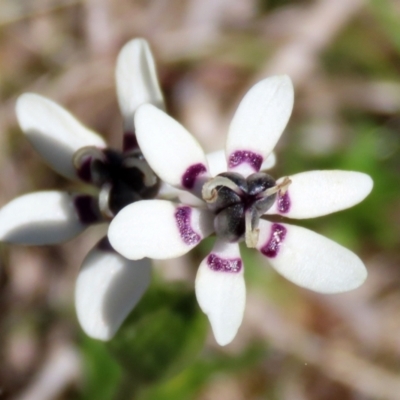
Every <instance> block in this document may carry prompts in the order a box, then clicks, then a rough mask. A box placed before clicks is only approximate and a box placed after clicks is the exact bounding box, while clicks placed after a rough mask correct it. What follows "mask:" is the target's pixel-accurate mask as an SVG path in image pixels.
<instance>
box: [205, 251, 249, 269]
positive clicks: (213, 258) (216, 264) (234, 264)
mask: <svg viewBox="0 0 400 400" xmlns="http://www.w3.org/2000/svg"><path fill="white" fill-rule="evenodd" d="M207 265H208V266H209V267H210V269H212V270H213V271H221V272H240V271H241V269H242V260H241V259H240V258H231V259H228V258H221V257H218V256H217V255H216V254H210V255H209V256H208V257H207Z"/></svg>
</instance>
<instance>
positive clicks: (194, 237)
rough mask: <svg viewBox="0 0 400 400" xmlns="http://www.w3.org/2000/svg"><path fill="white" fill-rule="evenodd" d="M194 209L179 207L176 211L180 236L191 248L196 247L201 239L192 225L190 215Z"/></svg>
mask: <svg viewBox="0 0 400 400" xmlns="http://www.w3.org/2000/svg"><path fill="white" fill-rule="evenodd" d="M191 214H192V209H191V208H190V207H178V208H177V209H176V211H175V220H176V224H177V225H178V229H179V234H180V236H181V238H182V240H183V241H184V242H185V244H187V245H189V246H193V245H196V244H197V243H199V242H200V240H201V237H200V235H199V234H197V233H196V232H195V231H194V230H193V228H192V226H191V225H190V215H191Z"/></svg>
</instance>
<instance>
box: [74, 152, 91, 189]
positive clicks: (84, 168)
mask: <svg viewBox="0 0 400 400" xmlns="http://www.w3.org/2000/svg"><path fill="white" fill-rule="evenodd" d="M91 165H92V157H85V159H84V160H83V162H82V164H81V165H80V167H79V168H77V170H76V174H77V175H78V177H79V178H80V179H82V180H83V181H84V182H88V183H90V182H91V181H92V170H91Z"/></svg>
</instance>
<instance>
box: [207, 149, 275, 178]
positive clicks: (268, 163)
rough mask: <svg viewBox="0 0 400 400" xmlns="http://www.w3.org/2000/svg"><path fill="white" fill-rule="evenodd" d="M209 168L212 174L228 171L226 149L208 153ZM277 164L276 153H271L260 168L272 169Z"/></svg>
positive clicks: (262, 169)
mask: <svg viewBox="0 0 400 400" xmlns="http://www.w3.org/2000/svg"><path fill="white" fill-rule="evenodd" d="M206 158H207V163H208V169H209V171H210V175H211V176H217V175H218V174H222V173H223V172H226V171H228V165H227V163H226V157H225V150H217V151H214V152H212V153H207V154H206ZM275 164H276V157H275V153H271V154H270V155H269V156H268V157H267V159H266V160H264V162H263V163H262V165H261V168H260V170H261V171H266V170H268V169H271V168H273V167H274V166H275Z"/></svg>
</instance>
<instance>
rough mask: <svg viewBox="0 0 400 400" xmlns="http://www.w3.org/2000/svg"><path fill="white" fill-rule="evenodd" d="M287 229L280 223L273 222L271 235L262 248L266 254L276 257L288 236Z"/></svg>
mask: <svg viewBox="0 0 400 400" xmlns="http://www.w3.org/2000/svg"><path fill="white" fill-rule="evenodd" d="M286 232H287V229H286V228H285V227H284V226H283V225H280V224H273V225H272V228H271V237H270V238H269V240H268V242H267V243H266V244H265V245H264V246H263V247H262V248H261V253H263V254H264V256H267V257H270V258H274V257H276V256H277V255H278V252H279V248H280V247H281V244H282V242H283V240H284V239H285V237H286Z"/></svg>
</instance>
